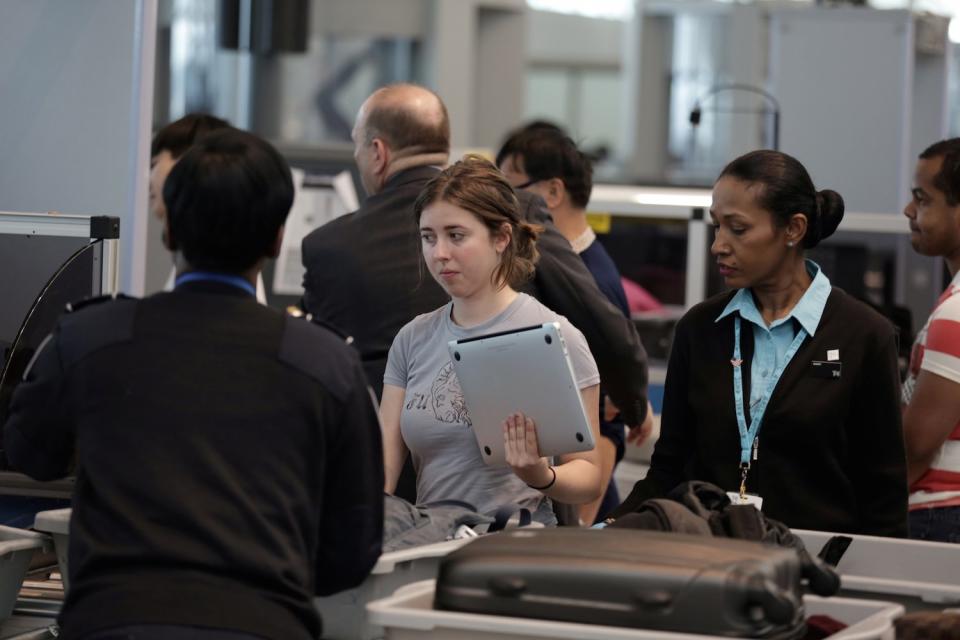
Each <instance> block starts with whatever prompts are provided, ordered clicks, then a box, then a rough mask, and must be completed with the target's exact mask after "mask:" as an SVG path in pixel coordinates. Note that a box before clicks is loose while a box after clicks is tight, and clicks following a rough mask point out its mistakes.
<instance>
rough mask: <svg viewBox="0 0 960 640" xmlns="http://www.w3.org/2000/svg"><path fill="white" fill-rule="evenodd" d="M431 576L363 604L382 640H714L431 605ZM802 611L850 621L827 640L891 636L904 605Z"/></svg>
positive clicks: (832, 602) (824, 605)
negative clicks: (377, 626)
mask: <svg viewBox="0 0 960 640" xmlns="http://www.w3.org/2000/svg"><path fill="white" fill-rule="evenodd" d="M435 584H436V583H435V581H434V580H425V581H423V582H416V583H413V584H410V585H407V586H405V587H402V588H401V589H399V590H398V591H397V592H396V593H395V594H394V595H392V596H391V597H389V598H384V599H382V600H377V601H375V602H371V603H370V604H369V605H367V612H368V619H369V621H370V623H372V624H375V625H379V626H381V627H383V629H384V636H383V637H384V638H386V640H424V639H425V640H461V639H467V638H470V639H474V638H478V639H484V640H526V639H529V638H565V639H569V640H655V639H657V640H716V639H717V638H719V637H720V636H704V635H695V634H686V633H668V632H665V631H645V630H642V629H627V628H624V627H605V626H600V625H586V624H574V623H569V622H551V621H549V620H532V619H527V618H509V617H506V616H487V615H478V614H473V613H457V612H455V611H437V610H435V609H433V591H434V587H435ZM804 604H805V606H806V610H807V615H808V616H810V615H828V616H831V617H833V618H835V619H837V620H840V621H842V622H845V623H846V624H847V625H849V626H848V627H847V628H846V629H845V630H843V631H841V632H840V633H836V634H834V635H832V636H830V638H831V640H893V638H894V628H893V621H894V620H895V619H896V618H897V617H899V616H900V615H902V614H903V607H902V606H900V605H898V604H894V603H890V602H878V601H876V600H851V599H848V598H818V597H816V596H804Z"/></svg>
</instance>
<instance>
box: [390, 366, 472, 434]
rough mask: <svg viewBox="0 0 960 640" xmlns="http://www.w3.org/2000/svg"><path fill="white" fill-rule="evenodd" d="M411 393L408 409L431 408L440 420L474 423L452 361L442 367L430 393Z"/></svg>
mask: <svg viewBox="0 0 960 640" xmlns="http://www.w3.org/2000/svg"><path fill="white" fill-rule="evenodd" d="M409 395H410V398H409V400H407V406H406V409H407V411H427V410H431V411H432V412H433V417H434V418H436V419H437V421H438V422H446V423H451V424H462V425H465V426H467V427H470V426H471V425H472V423H471V422H470V416H469V415H467V404H466V401H465V400H464V399H463V390H462V389H461V388H460V381H459V380H457V374H456V373H455V372H454V370H453V363H452V362H447V364H445V365H443V367H441V368H440V371H439V372H438V373H437V376H436V377H435V378H434V380H433V383H432V384H431V385H430V393H429V394H426V393H422V392H414V393H411V394H409Z"/></svg>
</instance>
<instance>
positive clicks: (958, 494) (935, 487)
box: [903, 273, 960, 510]
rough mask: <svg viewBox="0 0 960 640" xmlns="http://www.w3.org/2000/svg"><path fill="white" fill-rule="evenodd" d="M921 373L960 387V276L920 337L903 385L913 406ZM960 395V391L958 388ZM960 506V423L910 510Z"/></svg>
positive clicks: (913, 493) (914, 489)
mask: <svg viewBox="0 0 960 640" xmlns="http://www.w3.org/2000/svg"><path fill="white" fill-rule="evenodd" d="M921 370H925V371H929V372H931V373H935V374H937V375H938V376H942V377H944V378H946V379H948V380H952V381H953V382H956V383H957V384H958V385H960V273H958V274H957V275H956V277H955V278H954V279H953V282H951V283H950V286H949V287H947V290H946V291H945V292H944V293H943V295H942V296H940V300H938V301H937V305H936V306H935V307H934V309H933V313H931V314H930V318H929V319H928V320H927V323H926V324H925V325H924V326H923V329H921V330H920V333H919V334H917V339H916V341H915V342H914V343H913V351H912V352H911V354H910V370H909V372H908V373H907V379H906V381H905V382H904V384H903V402H904V404H909V403H910V399H911V397H912V396H913V390H914V387H915V386H916V383H917V376H918V375H919V374H920V371H921ZM957 392H958V393H960V387H958V391H957ZM957 505H960V423H957V425H956V426H954V428H953V431H952V432H951V433H950V436H949V437H948V438H947V440H946V441H945V442H944V443H943V444H942V445H941V446H940V451H938V452H937V455H936V457H935V458H934V460H933V463H932V464H931V465H930V469H929V470H928V471H927V472H926V473H925V474H923V475H922V476H921V477H920V478H919V479H918V480H917V481H916V482H914V483H913V486H911V487H910V509H911V510H913V509H928V508H931V507H949V506H957Z"/></svg>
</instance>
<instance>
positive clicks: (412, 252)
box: [303, 85, 450, 397]
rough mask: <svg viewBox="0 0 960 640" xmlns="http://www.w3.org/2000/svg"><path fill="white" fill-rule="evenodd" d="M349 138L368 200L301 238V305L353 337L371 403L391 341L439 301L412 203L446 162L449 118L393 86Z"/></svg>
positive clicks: (423, 92) (427, 98)
mask: <svg viewBox="0 0 960 640" xmlns="http://www.w3.org/2000/svg"><path fill="white" fill-rule="evenodd" d="M352 135H353V142H354V152H353V157H354V159H355V160H356V162H357V167H358V168H359V170H360V177H361V181H362V182H363V187H364V189H365V190H366V192H367V198H366V200H364V202H363V204H362V205H361V206H360V208H359V209H358V210H357V211H355V212H354V213H350V214H348V215H345V216H341V217H339V218H337V219H335V220H333V221H331V222H329V223H327V224H325V225H324V226H322V227H320V228H319V229H316V230H315V231H313V232H312V233H310V234H309V235H308V236H307V237H306V238H304V240H303V265H304V267H306V274H305V276H304V279H303V288H304V291H305V293H304V297H303V306H304V308H305V309H306V310H307V311H308V312H310V313H312V314H313V315H314V317H315V318H317V319H318V320H320V321H322V322H323V323H325V324H327V325H330V326H332V327H333V328H335V329H337V330H339V331H340V332H341V333H343V334H345V335H349V336H351V337H352V338H353V341H354V342H353V343H354V346H356V347H357V349H358V350H359V351H360V355H361V358H362V360H363V365H364V369H365V371H366V373H367V379H368V381H369V382H370V385H371V386H372V387H373V388H374V389H375V390H376V392H377V396H378V397H379V396H380V391H381V390H382V388H383V372H384V369H385V368H386V363H387V352H388V351H389V350H390V344H391V343H392V342H393V338H394V336H395V335H397V332H398V331H400V328H401V327H402V326H403V325H405V324H406V323H407V322H409V321H410V320H412V319H413V318H414V317H416V316H417V315H419V314H421V313H426V312H427V311H433V310H434V309H436V308H437V307H439V306H441V305H443V304H445V303H446V302H447V297H446V294H444V292H443V290H442V289H441V288H440V287H439V286H438V285H437V284H436V283H435V282H434V281H433V278H431V277H430V274H429V273H427V272H426V271H425V270H424V271H423V273H422V274H421V270H420V269H419V264H420V238H419V236H418V234H417V229H416V223H415V222H414V219H413V202H414V200H416V198H417V195H418V194H419V193H420V190H421V189H422V188H423V186H424V185H425V184H426V183H427V182H429V181H430V179H431V178H433V176H435V175H437V173H439V171H440V169H439V167H441V166H443V165H445V164H446V163H447V157H448V154H449V152H450V121H449V119H448V118H447V109H446V107H445V106H444V105H443V102H442V101H441V100H440V98H438V97H437V96H436V95H435V94H434V93H432V92H431V91H428V90H427V89H424V88H422V87H418V86H414V85H391V86H389V87H384V88H382V89H379V90H378V91H376V92H375V93H374V94H373V95H371V96H370V97H369V98H367V100H366V101H365V102H364V103H363V105H362V106H361V107H360V111H359V112H358V114H357V120H356V124H355V126H354V128H353V134H352Z"/></svg>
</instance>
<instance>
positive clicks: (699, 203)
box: [631, 193, 713, 208]
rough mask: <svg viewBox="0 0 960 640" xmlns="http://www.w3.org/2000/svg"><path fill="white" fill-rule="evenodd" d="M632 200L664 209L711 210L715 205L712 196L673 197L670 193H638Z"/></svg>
mask: <svg viewBox="0 0 960 640" xmlns="http://www.w3.org/2000/svg"><path fill="white" fill-rule="evenodd" d="M631 200H633V201H634V202H636V203H637V204H650V205H656V206H663V207H704V208H709V207H710V205H711V204H712V203H713V197H712V196H696V195H692V194H689V195H687V194H684V195H680V194H677V195H673V194H669V193H638V194H636V195H634V196H633V197H632V198H631Z"/></svg>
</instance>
